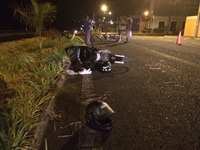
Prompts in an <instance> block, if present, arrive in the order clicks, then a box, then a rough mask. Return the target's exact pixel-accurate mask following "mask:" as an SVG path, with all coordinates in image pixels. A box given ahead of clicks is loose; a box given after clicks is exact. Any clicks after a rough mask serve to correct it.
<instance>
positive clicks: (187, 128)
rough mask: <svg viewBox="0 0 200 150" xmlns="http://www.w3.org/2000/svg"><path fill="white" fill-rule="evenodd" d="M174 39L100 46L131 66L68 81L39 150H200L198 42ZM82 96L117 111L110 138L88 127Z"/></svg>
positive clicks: (139, 38)
mask: <svg viewBox="0 0 200 150" xmlns="http://www.w3.org/2000/svg"><path fill="white" fill-rule="evenodd" d="M176 38H177V37H176V36H174V37H172V36H168V37H164V36H139V35H134V36H133V37H132V39H131V42H130V43H128V44H124V43H123V42H121V43H117V42H114V41H100V40H96V41H95V43H94V46H95V47H98V48H101V49H108V50H110V51H111V52H112V53H114V54H123V55H125V56H127V57H129V58H132V59H133V62H126V63H125V64H114V65H112V72H111V73H100V72H97V71H94V72H93V73H92V75H83V76H81V75H74V76H67V80H66V82H65V83H64V85H63V91H61V92H60V94H59V95H58V96H56V99H55V102H54V103H55V107H54V109H53V110H52V112H53V114H54V115H55V116H57V117H56V118H57V119H53V118H52V117H50V119H49V124H48V126H47V128H46V131H45V135H44V140H42V146H41V147H40V150H46V149H47V148H46V147H48V150H199V149H200V128H199V127H200V65H199V64H200V39H190V38H186V37H183V38H182V46H179V45H176V44H174V43H175V42H176ZM123 40H125V39H124V37H123ZM105 93H111V94H107V96H106V94H105ZM84 95H87V96H89V98H90V99H92V98H93V99H94V98H98V99H100V100H101V98H102V99H104V101H105V102H107V104H108V105H109V106H110V107H111V108H112V109H113V110H114V111H115V113H114V114H113V115H112V117H111V118H112V119H113V123H114V124H113V129H112V130H111V132H109V133H105V132H104V133H103V132H101V133H100V132H96V131H94V130H90V129H88V128H87V127H86V126H84V124H83V123H84V108H85V107H83V105H82V102H83V100H84V97H83V96H84ZM108 95H110V97H109V96H108ZM90 96H91V97H90ZM92 96H93V97H92ZM95 96H96V97H95ZM106 98H107V99H106ZM86 100H88V98H87V97H86ZM53 114H52V116H54V115H53ZM56 114H58V115H56ZM102 143H104V144H103V145H102V146H100V145H101V144H102ZM95 145H96V146H97V145H98V146H100V147H98V148H95V149H92V147H94V146H95Z"/></svg>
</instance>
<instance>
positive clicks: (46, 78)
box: [0, 38, 77, 150]
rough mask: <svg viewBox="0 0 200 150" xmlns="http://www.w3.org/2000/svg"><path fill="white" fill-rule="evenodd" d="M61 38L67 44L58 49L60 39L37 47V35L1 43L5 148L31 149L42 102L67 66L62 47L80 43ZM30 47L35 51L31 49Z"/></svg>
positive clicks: (0, 138) (0, 124) (0, 118)
mask: <svg viewBox="0 0 200 150" xmlns="http://www.w3.org/2000/svg"><path fill="white" fill-rule="evenodd" d="M62 40H63V43H65V44H63V45H59V48H57V47H58V43H59V42H58V41H57V39H54V40H52V39H49V38H44V44H45V45H47V47H48V48H46V49H44V50H43V51H38V49H37V48H36V47H37V46H36V45H35V38H33V39H26V40H23V41H18V42H9V43H1V44H0V47H1V48H2V49H1V50H0V70H1V71H2V72H0V77H1V78H0V79H1V80H0V83H1V84H0V85H1V87H3V88H2V89H4V90H3V91H0V96H1V101H0V129H1V130H0V147H1V148H2V149H4V150H17V149H30V148H31V142H32V140H33V131H34V129H35V127H36V126H38V125H39V124H41V122H40V119H39V118H40V115H41V113H42V112H43V111H44V108H43V107H44V106H43V104H44V103H46V101H47V100H49V97H50V96H51V93H50V90H51V88H52V84H53V82H54V80H55V78H56V77H57V75H58V74H59V72H60V71H62V70H63V67H64V65H65V62H64V61H63V58H64V57H65V56H66V55H65V52H64V50H63V48H64V47H66V46H67V45H68V44H73V43H74V42H75V43H76V42H77V41H76V40H74V41H69V40H67V39H65V38H63V39H62ZM50 41H51V42H50ZM27 43H29V44H27ZM48 43H51V45H49V46H48ZM31 47H32V48H33V49H35V50H34V51H30V50H29V49H30V48H31ZM1 92H2V93H1ZM5 92H7V96H6V95H5V94H6V93H5ZM1 94H2V95H1Z"/></svg>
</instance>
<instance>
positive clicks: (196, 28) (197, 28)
mask: <svg viewBox="0 0 200 150" xmlns="http://www.w3.org/2000/svg"><path fill="white" fill-rule="evenodd" d="M199 22H200V2H199V9H198V14H197V22H196V27H195V32H194V37H195V38H197V37H198V31H199V25H200V24H199Z"/></svg>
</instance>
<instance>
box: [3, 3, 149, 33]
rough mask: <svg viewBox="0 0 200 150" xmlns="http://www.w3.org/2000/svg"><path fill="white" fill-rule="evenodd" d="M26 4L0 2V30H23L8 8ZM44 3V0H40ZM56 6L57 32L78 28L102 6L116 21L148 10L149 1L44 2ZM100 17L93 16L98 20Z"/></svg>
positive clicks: (54, 25)
mask: <svg viewBox="0 0 200 150" xmlns="http://www.w3.org/2000/svg"><path fill="white" fill-rule="evenodd" d="M14 1H15V2H18V3H20V2H23V3H24V2H27V1H28V0H0V30H17V29H22V30H23V29H24V27H23V25H20V23H19V21H18V20H17V19H16V18H14V17H13V9H12V8H10V7H9V5H10V4H12V3H13V2H14ZM42 1H44V0H42ZM46 1H49V2H51V3H53V4H54V5H56V6H57V19H56V20H55V23H54V24H53V27H55V28H56V29H59V30H64V29H73V28H78V27H79V26H80V25H81V24H82V23H83V20H84V19H83V18H84V16H85V15H89V17H90V18H92V14H93V13H92V12H93V8H94V12H100V7H101V5H102V4H106V5H107V6H108V11H111V12H112V15H111V16H108V17H109V18H108V17H107V18H108V19H112V20H113V21H116V20H117V18H118V16H120V15H127V14H130V15H136V14H141V13H142V12H144V10H146V9H148V2H149V1H150V0H46ZM100 17H102V16H101V15H97V14H96V15H95V18H100Z"/></svg>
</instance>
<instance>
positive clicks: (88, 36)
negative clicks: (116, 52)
mask: <svg viewBox="0 0 200 150" xmlns="http://www.w3.org/2000/svg"><path fill="white" fill-rule="evenodd" d="M90 36H91V32H90V30H89V31H86V32H85V43H86V44H88V43H90Z"/></svg>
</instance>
